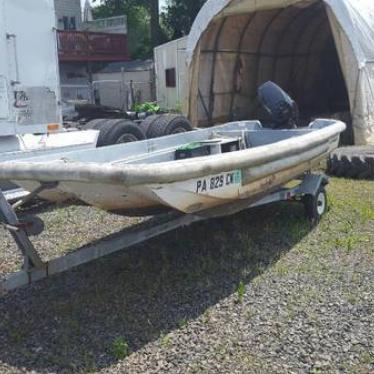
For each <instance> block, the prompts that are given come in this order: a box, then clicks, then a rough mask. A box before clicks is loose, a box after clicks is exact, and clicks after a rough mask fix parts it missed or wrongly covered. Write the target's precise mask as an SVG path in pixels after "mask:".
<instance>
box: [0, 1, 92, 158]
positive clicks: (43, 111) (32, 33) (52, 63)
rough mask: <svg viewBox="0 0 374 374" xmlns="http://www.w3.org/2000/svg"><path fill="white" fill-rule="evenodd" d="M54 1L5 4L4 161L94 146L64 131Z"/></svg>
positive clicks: (0, 77) (0, 19)
mask: <svg viewBox="0 0 374 374" xmlns="http://www.w3.org/2000/svg"><path fill="white" fill-rule="evenodd" d="M55 22H56V21H55V12H54V4H53V0H27V1H25V0H0V51H1V54H0V162H1V161H6V160H11V159H18V158H23V157H29V156H30V153H40V152H45V154H46V155H47V154H48V153H49V152H53V151H54V150H55V149H56V148H58V149H59V151H61V148H64V149H66V150H69V149H77V147H80V148H87V147H95V146H96V141H97V137H98V132H97V131H92V130H91V131H66V130H64V129H63V126H62V114H61V113H62V110H61V101H60V89H59V74H58V55H57V39H56V28H55Z"/></svg>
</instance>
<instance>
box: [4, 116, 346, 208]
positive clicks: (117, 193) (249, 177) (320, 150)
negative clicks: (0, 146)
mask: <svg viewBox="0 0 374 374" xmlns="http://www.w3.org/2000/svg"><path fill="white" fill-rule="evenodd" d="M317 125H318V126H319V127H320V128H319V127H318V126H316V127H315V128H313V129H312V130H306V131H305V132H302V131H300V132H299V133H297V135H298V136H299V138H297V137H293V138H290V139H287V136H286V135H287V132H284V133H275V132H271V131H270V132H264V134H262V135H261V136H259V137H258V138H259V139H261V137H262V136H263V137H265V136H266V135H267V136H268V137H271V136H274V134H276V135H277V136H278V138H279V137H281V138H282V139H281V140H280V141H278V142H274V143H272V142H271V141H269V140H265V142H268V143H266V144H264V145H263V146H261V144H260V145H257V146H255V147H253V148H250V149H245V150H242V151H238V152H232V153H228V154H220V155H217V156H210V157H199V158H196V159H190V160H182V161H171V162H156V163H151V164H144V163H143V162H140V163H139V164H136V163H134V162H132V163H127V162H126V160H125V161H121V162H120V163H119V162H115V164H113V163H111V164H110V163H107V162H106V163H104V164H97V163H90V164H83V163H79V162H64V161H61V160H56V161H55V162H52V163H51V164H50V165H47V164H41V163H35V162H31V163H27V164H21V165H16V164H14V165H13V168H11V167H9V165H8V167H6V166H3V165H0V178H5V177H6V178H8V179H9V177H10V176H12V175H14V176H18V177H21V178H17V179H14V178H10V179H13V180H16V182H17V184H19V185H21V186H22V187H24V188H27V189H28V190H32V189H34V188H36V187H38V186H39V185H40V182H51V181H58V182H59V184H58V187H57V188H54V189H52V190H45V191H43V192H42V193H41V194H40V196H41V197H42V198H45V199H47V200H50V201H63V200H66V199H67V198H75V199H79V200H81V201H83V202H84V203H86V204H89V205H92V206H95V207H98V208H100V209H104V210H107V211H110V212H116V213H120V214H126V215H133V214H136V215H139V214H144V215H148V214H149V212H151V211H155V210H158V209H174V210H178V211H180V212H183V213H198V212H203V211H205V210H208V209H212V208H215V207H217V206H220V205H225V204H227V203H229V202H232V201H235V200H240V199H250V198H255V197H256V196H263V195H264V194H266V193H270V192H271V191H272V190H274V189H276V188H278V187H280V186H282V185H284V184H285V183H287V182H289V181H290V180H292V179H294V178H296V177H298V176H300V175H302V174H303V173H305V172H307V171H309V170H311V169H312V168H313V167H314V166H316V165H317V164H318V163H319V162H320V161H321V160H322V159H324V158H326V157H327V156H328V155H329V153H330V152H331V151H333V150H334V149H336V148H337V147H338V143H339V135H340V133H341V132H342V131H344V128H345V126H344V124H342V123H337V122H331V123H330V124H329V123H328V122H322V123H321V124H319V123H317ZM223 128H225V127H223ZM229 128H230V127H229ZM285 131H287V130H285ZM254 133H255V132H254ZM290 134H294V135H295V132H290ZM257 135H258V134H256V136H257ZM174 137H175V136H174ZM253 139H254V141H256V137H253ZM152 144H154V143H152ZM124 147H126V146H124ZM99 152H100V151H99V150H98V155H99ZM152 152H153V153H152ZM157 152H158V153H157ZM157 152H156V153H157V154H158V156H157V157H163V156H159V154H160V151H157ZM149 153H150V154H151V156H150V157H154V156H153V154H154V151H153V150H152V151H150V152H149ZM76 157H78V156H76ZM79 157H80V156H79Z"/></svg>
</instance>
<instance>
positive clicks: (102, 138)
mask: <svg viewBox="0 0 374 374" xmlns="http://www.w3.org/2000/svg"><path fill="white" fill-rule="evenodd" d="M95 121H97V122H95ZM93 122H94V123H93ZM90 123H93V124H92V125H91V126H93V127H91V128H93V129H95V130H99V131H100V134H99V139H98V141H97V147H105V146H109V145H114V144H121V143H130V142H136V141H139V140H144V139H145V135H144V133H143V131H142V130H141V129H140V128H139V126H137V125H136V124H135V123H134V122H132V121H129V120H124V119H109V120H108V119H104V120H93V121H91V122H90ZM90 123H89V124H90Z"/></svg>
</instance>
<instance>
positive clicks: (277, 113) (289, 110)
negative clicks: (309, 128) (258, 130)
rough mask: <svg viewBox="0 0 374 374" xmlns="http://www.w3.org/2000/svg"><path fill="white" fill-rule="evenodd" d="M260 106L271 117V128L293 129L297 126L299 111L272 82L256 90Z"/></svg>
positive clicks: (293, 102) (287, 96)
mask: <svg viewBox="0 0 374 374" xmlns="http://www.w3.org/2000/svg"><path fill="white" fill-rule="evenodd" d="M258 97H259V101H260V103H261V105H262V106H263V107H264V108H265V109H266V111H267V112H268V113H269V114H270V117H271V121H272V124H271V126H270V127H271V128H274V129H294V128H296V127H298V124H299V109H298V107H297V104H296V102H295V101H293V100H292V99H291V98H290V96H289V95H287V93H286V92H284V91H283V90H282V89H281V88H280V87H279V86H278V85H276V84H275V83H273V82H270V81H269V82H266V83H264V84H263V85H262V86H260V87H259V89H258Z"/></svg>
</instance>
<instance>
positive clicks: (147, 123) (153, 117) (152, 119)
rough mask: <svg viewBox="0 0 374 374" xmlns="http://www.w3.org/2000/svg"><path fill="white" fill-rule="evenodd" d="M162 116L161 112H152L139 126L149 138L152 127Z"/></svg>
mask: <svg viewBox="0 0 374 374" xmlns="http://www.w3.org/2000/svg"><path fill="white" fill-rule="evenodd" d="M159 118H160V114H152V115H151V116H148V117H147V118H146V119H145V120H144V121H142V122H141V123H140V125H139V127H140V128H141V129H142V130H143V132H144V134H145V135H146V137H147V138H149V136H148V132H149V129H150V127H151V126H152V125H153V124H154V123H155V122H156V121H157V120H158V119H159Z"/></svg>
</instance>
